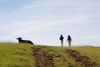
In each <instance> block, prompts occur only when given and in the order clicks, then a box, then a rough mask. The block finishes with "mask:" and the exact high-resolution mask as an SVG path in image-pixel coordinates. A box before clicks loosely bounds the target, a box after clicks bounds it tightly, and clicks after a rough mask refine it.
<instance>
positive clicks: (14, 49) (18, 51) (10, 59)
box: [0, 43, 35, 67]
mask: <svg viewBox="0 0 100 67" xmlns="http://www.w3.org/2000/svg"><path fill="white" fill-rule="evenodd" d="M32 47H33V45H26V44H25V45H24V44H13V43H0V67H35V60H34V57H33V55H32V49H31V48H32Z"/></svg>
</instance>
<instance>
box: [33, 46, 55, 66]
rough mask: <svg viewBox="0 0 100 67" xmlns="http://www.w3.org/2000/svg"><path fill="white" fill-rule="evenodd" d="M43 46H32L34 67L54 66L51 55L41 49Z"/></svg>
mask: <svg viewBox="0 0 100 67" xmlns="http://www.w3.org/2000/svg"><path fill="white" fill-rule="evenodd" d="M42 48H45V47H35V48H33V55H34V57H35V60H36V67H56V66H55V65H54V63H53V56H49V55H47V54H46V52H45V51H42Z"/></svg>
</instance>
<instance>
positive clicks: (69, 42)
mask: <svg viewBox="0 0 100 67" xmlns="http://www.w3.org/2000/svg"><path fill="white" fill-rule="evenodd" d="M67 41H68V45H69V47H71V42H72V39H71V36H70V35H68V38H67Z"/></svg>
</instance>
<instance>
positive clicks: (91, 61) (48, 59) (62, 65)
mask: <svg viewBox="0 0 100 67" xmlns="http://www.w3.org/2000/svg"><path fill="white" fill-rule="evenodd" d="M99 59H100V47H92V46H84V47H55V46H42V45H40V46H39V45H38V46H37V45H28V44H16V43H0V67H100V60H99Z"/></svg>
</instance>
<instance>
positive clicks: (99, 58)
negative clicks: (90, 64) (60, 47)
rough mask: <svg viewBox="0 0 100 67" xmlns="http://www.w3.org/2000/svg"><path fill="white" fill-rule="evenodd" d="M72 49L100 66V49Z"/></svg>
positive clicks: (87, 47)
mask: <svg viewBox="0 0 100 67" xmlns="http://www.w3.org/2000/svg"><path fill="white" fill-rule="evenodd" d="M70 49H73V50H76V51H78V52H79V53H80V54H81V55H85V56H87V57H89V58H90V59H91V60H93V61H95V62H96V63H97V64H99V66H100V47H92V46H84V47H71V48H70Z"/></svg>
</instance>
